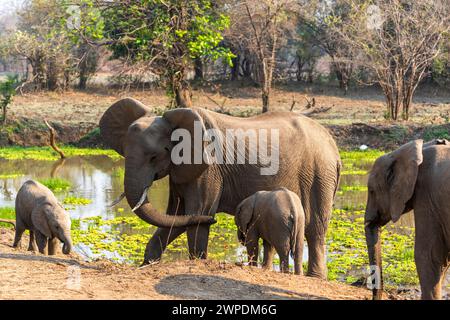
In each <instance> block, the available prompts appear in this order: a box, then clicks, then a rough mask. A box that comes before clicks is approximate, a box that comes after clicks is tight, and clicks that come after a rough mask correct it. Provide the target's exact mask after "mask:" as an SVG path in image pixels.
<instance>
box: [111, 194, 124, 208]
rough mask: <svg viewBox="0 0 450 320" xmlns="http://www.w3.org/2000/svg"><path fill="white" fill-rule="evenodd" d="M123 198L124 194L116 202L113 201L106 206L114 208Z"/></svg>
mask: <svg viewBox="0 0 450 320" xmlns="http://www.w3.org/2000/svg"><path fill="white" fill-rule="evenodd" d="M123 198H125V192H122V194H121V195H120V196H119V197H118V198H117V199H116V200H114V201H113V203H111V204H110V205H109V206H108V208H112V207H114V206H115V205H116V204H118V203H119V202H120V201H122V199H123Z"/></svg>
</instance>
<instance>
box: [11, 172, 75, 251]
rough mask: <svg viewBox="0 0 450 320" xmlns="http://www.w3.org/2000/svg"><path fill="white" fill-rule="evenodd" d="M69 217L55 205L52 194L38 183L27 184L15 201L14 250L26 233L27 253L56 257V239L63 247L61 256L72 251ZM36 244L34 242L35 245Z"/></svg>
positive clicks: (61, 207)
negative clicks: (34, 252) (28, 239)
mask: <svg viewBox="0 0 450 320" xmlns="http://www.w3.org/2000/svg"><path fill="white" fill-rule="evenodd" d="M70 224H71V221H70V217H69V214H68V213H67V212H66V211H65V210H64V208H63V206H62V205H61V204H60V203H59V202H58V200H57V199H56V197H55V195H54V194H53V192H51V191H50V190H49V189H48V188H47V187H46V186H44V185H42V184H40V183H39V182H36V181H33V180H28V181H26V182H25V183H24V184H23V185H22V187H21V188H20V189H19V192H18V193H17V197H16V235H15V237H14V244H13V247H18V246H20V240H21V238H22V234H23V233H24V232H25V230H30V243H29V246H28V250H30V251H31V250H32V251H35V250H36V244H37V247H38V249H39V252H40V253H43V254H45V252H46V249H47V244H48V254H49V255H54V254H56V251H57V247H58V239H59V240H60V241H61V242H62V243H63V244H64V245H63V253H64V254H69V253H70V251H71V250H72V239H71V235H70ZM35 241H36V242H35Z"/></svg>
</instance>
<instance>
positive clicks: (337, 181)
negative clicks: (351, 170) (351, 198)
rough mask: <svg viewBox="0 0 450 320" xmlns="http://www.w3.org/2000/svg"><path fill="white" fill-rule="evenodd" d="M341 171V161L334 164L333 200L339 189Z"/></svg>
mask: <svg viewBox="0 0 450 320" xmlns="http://www.w3.org/2000/svg"><path fill="white" fill-rule="evenodd" d="M341 169H342V162H341V160H338V162H337V163H336V186H335V187H334V195H333V198H336V193H337V190H338V188H339V182H340V180H341Z"/></svg>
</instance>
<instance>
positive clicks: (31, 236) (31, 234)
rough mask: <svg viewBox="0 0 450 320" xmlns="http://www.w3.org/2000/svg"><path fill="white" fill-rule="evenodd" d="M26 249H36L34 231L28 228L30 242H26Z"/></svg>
mask: <svg viewBox="0 0 450 320" xmlns="http://www.w3.org/2000/svg"><path fill="white" fill-rule="evenodd" d="M28 251H37V250H36V241H35V238H34V231H33V230H30V242H29V244H28Z"/></svg>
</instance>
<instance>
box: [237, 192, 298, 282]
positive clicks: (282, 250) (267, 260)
mask: <svg viewBox="0 0 450 320" xmlns="http://www.w3.org/2000/svg"><path fill="white" fill-rule="evenodd" d="M235 222H236V225H237V227H238V238H239V241H240V242H241V243H242V244H243V245H245V246H246V247H247V254H248V261H249V264H250V265H253V266H256V265H257V261H258V252H259V245H258V240H259V238H262V239H263V245H264V261H263V267H265V268H271V266H272V259H273V255H274V251H273V249H274V247H275V250H276V252H277V253H278V256H279V257H280V265H281V271H282V272H289V253H290V252H291V253H292V255H293V258H294V270H295V274H302V273H303V270H302V257H303V243H304V232H305V213H304V211H303V206H302V203H301V201H300V198H299V197H298V196H297V194H295V193H294V192H292V191H289V190H288V189H286V188H281V189H277V190H274V191H258V192H256V193H255V194H253V195H252V196H250V197H248V198H246V199H244V200H243V201H242V202H241V203H240V204H239V205H238V207H237V209H236V214H235Z"/></svg>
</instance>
